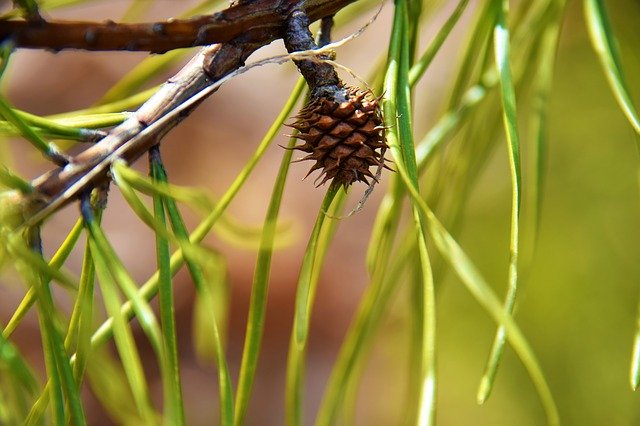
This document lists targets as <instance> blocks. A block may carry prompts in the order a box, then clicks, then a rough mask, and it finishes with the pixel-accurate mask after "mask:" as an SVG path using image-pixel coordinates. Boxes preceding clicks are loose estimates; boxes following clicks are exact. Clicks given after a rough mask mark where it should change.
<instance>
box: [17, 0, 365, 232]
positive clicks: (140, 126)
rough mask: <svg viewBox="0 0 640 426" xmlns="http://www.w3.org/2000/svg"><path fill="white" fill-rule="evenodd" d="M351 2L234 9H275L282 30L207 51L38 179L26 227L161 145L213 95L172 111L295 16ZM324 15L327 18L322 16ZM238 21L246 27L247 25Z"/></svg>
mask: <svg viewBox="0 0 640 426" xmlns="http://www.w3.org/2000/svg"><path fill="white" fill-rule="evenodd" d="M352 1H353V0H307V1H292V0H273V1H270V2H265V1H264V0H255V1H253V2H251V1H247V2H243V3H240V4H238V5H236V6H234V7H233V8H240V7H249V6H254V7H257V6H261V7H262V6H264V4H265V3H271V6H272V8H274V11H272V12H271V13H275V14H276V15H277V16H278V21H277V22H279V24H278V25H275V24H273V25H271V26H265V25H256V26H254V27H253V28H248V29H246V30H245V31H244V32H243V33H242V34H241V35H239V36H237V37H236V38H234V39H232V40H230V41H228V42H225V43H221V44H216V45H213V46H207V47H205V48H203V49H202V50H201V51H200V52H199V53H198V54H197V55H196V56H195V57H194V58H193V59H192V60H191V61H190V62H189V63H188V64H187V65H185V66H184V67H183V68H182V69H181V70H180V71H179V72H178V73H177V74H176V75H174V76H173V77H171V78H170V79H169V80H168V81H167V82H166V83H165V84H164V85H163V86H162V87H161V88H160V89H159V90H158V92H156V93H155V94H154V95H153V96H152V97H151V98H150V99H149V100H148V101H147V102H145V103H144V104H143V105H142V106H141V107H140V108H139V109H138V111H136V112H135V113H134V114H133V115H132V116H131V117H130V118H128V119H127V120H126V121H125V122H123V123H122V124H120V125H119V126H117V127H115V128H114V129H112V130H111V131H110V132H109V133H108V135H107V136H106V137H104V138H103V139H102V140H100V141H99V142H98V143H96V144H95V145H93V146H91V147H89V148H87V149H86V150H85V151H83V152H82V153H80V154H78V155H76V156H75V157H72V158H71V159H70V163H69V164H68V165H66V166H64V167H58V168H56V169H54V170H51V171H50V172H48V173H45V174H43V175H42V176H40V177H38V178H36V179H35V180H34V181H33V182H32V186H33V188H34V190H33V192H32V193H30V194H26V195H25V197H26V201H27V202H26V203H24V204H26V205H27V210H28V213H27V214H26V217H25V222H24V224H23V225H26V226H33V225H35V224H37V223H40V222H41V221H43V220H44V219H46V218H47V217H48V216H49V215H50V214H52V213H53V212H55V211H56V210H58V209H59V208H60V207H62V206H63V205H65V204H67V203H69V202H71V201H73V200H75V199H77V198H78V197H79V196H80V194H83V193H86V192H87V191H88V190H90V189H91V188H94V187H96V186H97V185H99V184H101V183H103V182H105V181H107V180H108V179H109V177H108V171H109V168H110V166H111V164H112V162H113V161H114V160H115V159H122V160H124V161H126V162H128V163H131V162H133V161H135V160H136V159H138V158H139V157H140V156H141V155H142V154H144V153H145V152H146V151H148V150H149V149H150V148H151V147H152V146H154V145H156V144H158V143H159V141H160V140H161V138H162V137H163V136H164V135H165V134H166V133H167V132H169V131H170V130H171V129H172V128H173V127H175V126H176V125H177V124H178V123H179V122H180V121H182V120H183V119H184V118H185V117H186V116H188V115H189V114H190V113H191V112H192V111H193V110H194V109H195V108H196V107H197V106H198V105H199V104H200V102H201V101H202V100H204V98H205V97H206V96H208V94H210V93H207V94H206V95H205V96H201V97H200V98H199V100H198V101H197V102H195V103H194V104H191V105H190V106H189V107H188V108H186V109H184V110H180V112H179V113H178V114H175V112H176V111H174V110H176V109H177V108H178V107H180V106H181V105H183V104H185V103H186V102H187V101H189V99H191V98H192V97H193V96H194V95H196V94H198V93H200V92H202V91H203V90H204V89H205V88H207V87H209V86H213V85H214V84H215V83H216V82H218V81H219V80H220V79H222V78H223V77H224V76H225V75H227V74H229V73H231V72H233V71H235V70H237V69H238V68H239V67H241V66H242V65H243V64H244V61H245V60H246V59H247V57H248V56H249V55H251V54H252V53H253V52H254V51H255V50H257V49H259V48H260V47H262V46H264V45H266V44H268V43H270V42H271V41H273V40H275V39H277V38H282V37H283V35H284V33H285V32H286V31H287V25H288V24H287V23H288V19H289V17H290V14H291V13H292V11H293V10H296V11H300V10H305V9H306V10H309V11H311V12H312V13H313V15H312V17H313V18H311V19H313V20H315V19H320V18H323V17H325V16H331V15H333V14H334V13H335V12H336V10H337V9H339V8H340V7H344V6H346V5H347V4H349V3H351V2H352ZM283 6H287V7H291V8H290V9H287V11H286V13H285V12H283V10H282V7H283ZM233 8H231V9H233ZM231 9H228V10H227V11H225V13H226V12H228V11H229V10H231ZM258 9H259V8H258ZM243 10H245V11H249V12H251V13H254V12H255V11H256V9H243ZM249 12H248V13H249ZM234 13H237V12H234ZM325 13H326V15H323V14H325ZM226 16H230V15H226ZM254 16H255V15H254ZM247 19H248V18H247ZM252 19H253V18H252ZM240 21H241V22H245V23H246V22H247V21H245V20H243V19H241V20H240ZM243 25H246V24H243ZM211 93H212V91H211ZM22 201H25V200H24V199H23V200H22Z"/></svg>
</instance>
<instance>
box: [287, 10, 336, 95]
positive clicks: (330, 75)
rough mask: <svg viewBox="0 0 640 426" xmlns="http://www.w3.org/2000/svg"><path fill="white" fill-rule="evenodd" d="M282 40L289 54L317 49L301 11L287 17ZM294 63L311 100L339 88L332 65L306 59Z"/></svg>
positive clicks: (307, 19)
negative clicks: (309, 91)
mask: <svg viewBox="0 0 640 426" xmlns="http://www.w3.org/2000/svg"><path fill="white" fill-rule="evenodd" d="M283 40H284V45H285V47H286V48H287V50H288V51H289V53H291V52H298V51H301V50H313V49H317V48H318V46H317V45H316V43H315V41H314V40H313V36H312V35H311V31H309V18H308V17H307V15H306V14H305V13H304V12H303V11H301V10H296V11H294V12H292V13H291V15H289V19H288V20H287V24H286V27H285V34H284V36H283ZM295 63H296V66H297V67H298V69H299V70H300V73H301V74H302V76H303V77H304V79H305V80H306V81H307V84H308V85H309V88H310V89H311V97H312V98H314V97H317V96H320V94H321V92H326V91H327V89H329V90H332V89H333V90H335V89H338V88H339V87H340V86H341V83H340V78H339V77H338V73H337V72H336V70H335V69H334V68H333V66H332V65H330V64H327V63H325V62H316V61H312V60H308V59H303V60H299V61H295Z"/></svg>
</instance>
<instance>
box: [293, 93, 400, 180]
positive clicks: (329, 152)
mask: <svg viewBox="0 0 640 426" xmlns="http://www.w3.org/2000/svg"><path fill="white" fill-rule="evenodd" d="M368 93H370V92H365V91H361V90H357V89H353V88H344V87H338V88H337V90H335V91H332V92H328V93H324V94H322V95H320V96H317V97H315V98H314V99H312V100H311V101H310V102H309V103H308V104H307V106H305V107H304V108H303V109H302V111H300V113H299V114H298V116H297V117H296V118H297V121H296V122H295V123H293V124H291V125H290V126H291V127H293V128H295V129H297V130H298V131H299V132H300V133H299V134H298V135H296V136H295V137H297V138H298V139H300V140H302V141H304V144H302V145H298V146H296V147H294V148H293V149H297V150H300V151H303V152H307V153H309V155H307V156H305V157H304V158H301V159H299V160H297V161H304V160H315V162H316V163H315V164H314V165H313V166H312V167H311V170H309V173H307V176H309V174H311V173H312V172H313V171H315V170H318V169H321V170H322V171H321V173H320V176H318V178H317V179H316V181H317V180H319V179H320V178H323V179H322V181H321V182H320V183H319V184H318V186H320V185H322V184H324V183H325V182H326V181H328V180H330V179H334V180H335V181H336V183H338V184H341V185H343V186H345V187H347V186H349V185H351V184H352V183H353V182H356V181H362V182H364V183H366V184H369V181H368V180H367V177H369V178H371V179H373V180H376V181H377V179H376V177H375V176H374V174H373V173H372V172H371V171H370V170H369V169H370V167H372V166H374V167H385V165H384V152H385V150H386V149H387V144H386V143H385V138H384V125H383V121H382V114H381V112H380V107H379V103H378V99H375V98H373V99H371V98H367V94H368ZM323 176H324V177H323ZM305 177H306V176H305Z"/></svg>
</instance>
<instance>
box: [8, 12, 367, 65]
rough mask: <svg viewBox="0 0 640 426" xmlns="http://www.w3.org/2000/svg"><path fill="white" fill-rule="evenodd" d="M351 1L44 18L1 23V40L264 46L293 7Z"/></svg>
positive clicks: (104, 46) (131, 46)
mask: <svg viewBox="0 0 640 426" xmlns="http://www.w3.org/2000/svg"><path fill="white" fill-rule="evenodd" d="M354 1H355V0H255V1H248V2H239V3H237V4H234V5H233V6H232V7H229V8H228V9H226V10H223V11H221V12H217V13H214V14H212V15H207V16H198V17H193V18H188V19H168V20H166V21H163V22H151V23H138V24H126V23H115V22H113V21H105V22H73V21H55V20H51V21H45V20H26V21H24V20H16V21H0V42H2V41H4V40H8V39H11V40H12V41H13V42H14V43H15V46H16V47H18V48H30V49H50V50H53V51H59V50H62V49H83V50H128V51H145V52H153V53H163V52H167V51H169V50H172V49H179V48H184V47H193V46H206V45H210V44H214V43H224V42H229V41H231V40H238V39H242V40H243V41H244V42H246V43H251V44H253V43H260V44H267V43H269V42H271V41H272V40H275V39H276V38H280V37H281V36H282V29H283V26H284V24H285V22H286V20H287V19H288V16H289V14H290V12H291V10H293V9H294V8H295V9H300V10H303V11H304V12H305V13H306V14H307V16H308V17H309V19H310V20H311V22H313V21H315V20H317V19H320V18H323V17H325V16H330V15H333V14H335V13H336V12H337V11H339V10H340V9H342V8H343V7H345V6H346V5H348V4H349V3H352V2H354Z"/></svg>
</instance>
